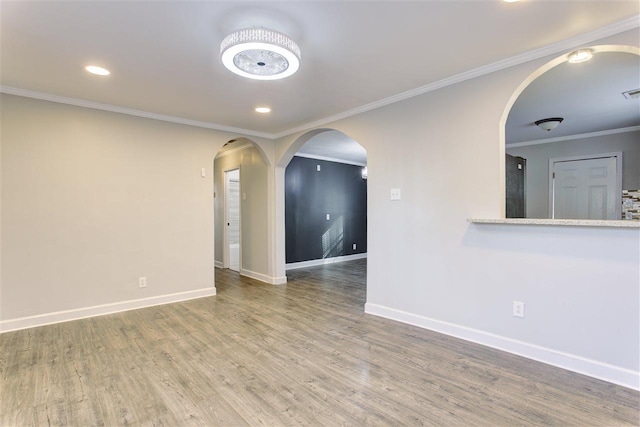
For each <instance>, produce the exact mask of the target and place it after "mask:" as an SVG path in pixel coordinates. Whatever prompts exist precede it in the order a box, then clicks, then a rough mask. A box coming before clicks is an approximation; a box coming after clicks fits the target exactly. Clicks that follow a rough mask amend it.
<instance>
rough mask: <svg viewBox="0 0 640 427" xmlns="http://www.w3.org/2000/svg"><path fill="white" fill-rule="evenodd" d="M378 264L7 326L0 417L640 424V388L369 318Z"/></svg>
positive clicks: (226, 284)
mask: <svg viewBox="0 0 640 427" xmlns="http://www.w3.org/2000/svg"><path fill="white" fill-rule="evenodd" d="M365 269H366V261H364V260H360V261H353V262H348V263H341V264H332V265H327V266H322V267H314V268H308V269H303V270H294V271H290V272H289V275H288V276H289V283H288V284H287V285H285V286H272V285H266V284H262V283H260V282H256V281H253V280H251V279H246V278H240V277H239V276H238V275H237V274H235V273H233V272H231V271H229V270H219V269H216V287H217V289H218V295H217V296H215V297H209V298H202V299H197V300H192V301H187V302H183V303H176V304H170V305H164V306H158V307H151V308H146V309H141V310H135V311H129V312H125V313H119V314H113V315H107V316H102V317H95V318H90V319H84V320H78V321H73V322H68V323H61V324H57V325H51V326H44V327H40V328H33V329H28V330H22V331H16V332H10V333H5V334H2V335H0V345H1V347H0V374H1V383H0V386H1V395H0V397H1V399H2V400H1V402H0V425H2V426H13V425H34V424H35V425H47V424H53V425H77V426H85V425H122V424H133V425H222V426H236V425H269V426H280V425H314V426H319V425H322V426H325V425H329V426H330V425H355V426H358V425H424V424H435V425H453V424H456V425H532V424H535V425H623V424H630V425H637V424H638V423H639V421H640V420H639V415H638V410H639V407H640V402H639V400H640V395H639V393H638V392H635V391H632V390H629V389H625V388H623V387H618V386H614V385H612V384H608V383H605V382H602V381H598V380H595V379H592V378H588V377H584V376H581V375H578V374H575V373H571V372H568V371H564V370H561V369H557V368H553V367H550V366H547V365H544V364H540V363H537V362H533V361H531V360H528V359H524V358H520V357H517V356H514V355H510V354H507V353H502V352H499V351H496V350H492V349H489V348H486V347H483V346H480V345H476V344H472V343H468V342H465V341H461V340H458V339H455V338H451V337H447V336H444V335H440V334H437V333H434V332H430V331H427V330H424V329H419V328H416V327H412V326H408V325H404V324H401V323H397V322H393V321H390V320H386V319H382V318H378V317H374V316H370V315H365V314H363V305H364V302H365V283H364V277H365V275H364V271H365Z"/></svg>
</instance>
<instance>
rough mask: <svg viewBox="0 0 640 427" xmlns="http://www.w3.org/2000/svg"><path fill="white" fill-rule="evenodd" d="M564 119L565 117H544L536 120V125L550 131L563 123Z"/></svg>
mask: <svg viewBox="0 0 640 427" xmlns="http://www.w3.org/2000/svg"><path fill="white" fill-rule="evenodd" d="M563 120H564V119H563V118H562V117H551V118H549V119H542V120H538V121H536V126H538V127H539V128H540V129H544V130H546V131H547V132H549V131H550V130H553V129H555V128H557V127H558V125H559V124H560V123H562V121H563Z"/></svg>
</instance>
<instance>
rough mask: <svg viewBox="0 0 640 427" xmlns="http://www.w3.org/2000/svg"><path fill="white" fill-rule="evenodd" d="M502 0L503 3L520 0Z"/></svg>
mask: <svg viewBox="0 0 640 427" xmlns="http://www.w3.org/2000/svg"><path fill="white" fill-rule="evenodd" d="M502 1H503V2H505V3H515V2H517V1H520V0H502Z"/></svg>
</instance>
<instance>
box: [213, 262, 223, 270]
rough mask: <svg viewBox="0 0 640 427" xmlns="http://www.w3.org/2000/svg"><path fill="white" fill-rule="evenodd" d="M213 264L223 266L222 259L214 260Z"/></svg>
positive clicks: (218, 266)
mask: <svg viewBox="0 0 640 427" xmlns="http://www.w3.org/2000/svg"><path fill="white" fill-rule="evenodd" d="M213 265H214V266H215V267H217V268H224V264H223V263H222V261H214V262H213Z"/></svg>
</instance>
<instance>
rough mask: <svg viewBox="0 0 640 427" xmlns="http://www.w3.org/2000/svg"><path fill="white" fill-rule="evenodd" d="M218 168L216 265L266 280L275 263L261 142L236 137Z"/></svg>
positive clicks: (221, 153) (222, 151) (220, 157)
mask: <svg viewBox="0 0 640 427" xmlns="http://www.w3.org/2000/svg"><path fill="white" fill-rule="evenodd" d="M213 171H214V176H213V183H214V257H215V266H216V267H217V268H223V269H229V270H232V271H235V272H237V273H238V274H240V275H243V276H249V277H254V278H258V279H260V280H262V277H263V276H266V275H267V272H268V266H269V259H268V251H267V248H268V244H269V243H268V234H269V223H268V215H267V211H268V206H269V200H268V194H269V191H268V175H269V161H268V159H267V157H266V156H265V154H264V152H263V151H262V149H261V148H260V146H259V145H258V144H256V143H255V142H253V141H251V140H250V139H247V138H236V139H231V140H229V141H228V142H227V143H226V144H225V145H224V146H223V147H222V148H221V149H220V151H219V152H218V153H217V155H216V156H215V159H214V167H213Z"/></svg>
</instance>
